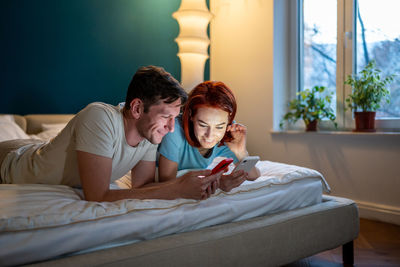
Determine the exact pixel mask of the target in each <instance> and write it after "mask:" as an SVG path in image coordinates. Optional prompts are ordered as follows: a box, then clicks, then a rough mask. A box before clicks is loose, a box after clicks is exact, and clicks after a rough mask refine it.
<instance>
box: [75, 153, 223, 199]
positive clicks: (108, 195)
mask: <svg viewBox="0 0 400 267" xmlns="http://www.w3.org/2000/svg"><path fill="white" fill-rule="evenodd" d="M77 159H78V168H79V175H80V179H81V184H82V189H83V193H84V195H85V199H86V200H88V201H99V202H100V201H116V200H121V199H176V198H191V199H205V198H207V197H208V196H209V195H210V192H207V188H208V187H209V186H210V184H211V183H212V182H214V181H217V180H218V179H219V178H220V176H221V174H222V172H220V173H217V174H214V175H210V174H211V171H210V170H203V171H196V172H189V173H187V174H185V175H184V176H182V177H181V178H180V179H174V180H171V181H167V182H164V183H154V184H152V185H147V186H145V187H143V186H141V187H139V188H132V189H121V190H110V189H109V186H110V177H111V169H112V159H111V158H107V157H103V156H98V155H95V154H92V153H88V152H83V151H77ZM143 162H144V161H143ZM143 166H144V165H143ZM139 169H140V168H139ZM153 172H154V170H153ZM199 176H206V177H204V178H199Z"/></svg>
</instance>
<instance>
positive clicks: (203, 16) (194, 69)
mask: <svg viewBox="0 0 400 267" xmlns="http://www.w3.org/2000/svg"><path fill="white" fill-rule="evenodd" d="M172 16H173V17H174V18H175V19H176V20H177V21H178V24H179V36H178V37H177V38H176V39H175V41H176V42H177V43H178V46H179V52H178V57H179V58H180V60H181V84H182V86H183V88H185V90H186V91H188V92H189V91H190V90H192V89H193V88H194V87H195V86H196V85H198V84H199V83H201V82H203V81H204V66H205V63H206V60H207V58H208V51H207V49H208V45H209V44H210V39H209V38H208V35H207V26H208V23H209V22H210V20H211V18H212V15H211V13H210V12H209V11H208V9H207V6H206V3H205V0H182V2H181V6H180V7H179V9H178V11H176V12H174V13H173V14H172Z"/></svg>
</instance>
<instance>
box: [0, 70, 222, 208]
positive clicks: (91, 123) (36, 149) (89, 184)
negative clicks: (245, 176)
mask: <svg viewBox="0 0 400 267" xmlns="http://www.w3.org/2000/svg"><path fill="white" fill-rule="evenodd" d="M186 98H187V95H186V93H185V91H184V90H183V89H182V87H181V86H180V85H179V83H178V82H177V81H176V80H175V79H174V78H173V77H172V76H171V74H169V73H167V72H166V71H165V70H164V69H162V68H159V67H154V66H148V67H142V68H140V69H139V70H138V71H137V72H136V73H135V75H134V76H133V78H132V81H131V83H130V85H129V87H128V92H127V96H126V101H125V106H124V108H122V109H121V108H119V107H115V106H111V105H108V104H104V103H92V104H89V105H88V106H87V107H86V108H84V109H83V110H81V111H80V112H79V113H78V114H77V115H76V116H75V117H74V118H73V119H72V120H71V121H70V122H69V123H68V125H67V126H66V127H65V128H64V129H63V130H62V131H61V133H60V134H59V135H57V137H55V138H54V139H52V140H51V141H50V142H48V143H37V142H35V143H29V144H27V140H24V141H21V140H13V141H8V142H3V143H0V151H1V153H2V155H3V156H2V157H1V158H0V161H1V162H2V163H1V168H0V177H1V180H2V183H46V184H65V185H69V186H74V187H82V189H83V192H84V195H85V199H86V200H89V201H116V200H120V199H127V198H135V199H152V198H157V199H175V198H193V199H205V198H207V197H209V196H210V194H211V193H212V192H214V190H215V188H217V186H218V185H217V184H218V179H219V177H220V175H221V173H218V174H216V175H210V174H211V172H210V171H209V170H204V171H197V172H189V173H187V174H186V175H184V176H183V177H182V178H181V179H175V180H174V181H171V182H165V183H153V181H154V175H155V158H156V149H157V144H159V143H160V142H161V140H162V138H163V137H164V135H166V134H167V133H168V132H172V131H173V130H174V121H175V117H176V116H177V115H179V112H180V108H181V106H182V105H183V104H184V102H185V101H186ZM5 152H7V153H5ZM129 170H131V177H132V189H124V190H110V189H109V185H110V183H111V182H113V181H115V180H116V179H118V178H120V177H122V176H123V175H124V174H125V173H126V172H128V171H129ZM199 176H200V177H203V176H205V177H203V178H200V177H199Z"/></svg>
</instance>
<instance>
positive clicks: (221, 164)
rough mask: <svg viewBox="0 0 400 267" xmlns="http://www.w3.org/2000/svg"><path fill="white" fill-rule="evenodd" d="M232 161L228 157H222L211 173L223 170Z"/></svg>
mask: <svg viewBox="0 0 400 267" xmlns="http://www.w3.org/2000/svg"><path fill="white" fill-rule="evenodd" d="M232 162H233V159H231V158H229V159H224V160H221V161H220V162H219V163H218V165H217V166H215V167H214V169H212V171H211V174H215V173H218V172H220V171H222V170H224V169H225V168H226V167H228V165H229V164H231V163H232Z"/></svg>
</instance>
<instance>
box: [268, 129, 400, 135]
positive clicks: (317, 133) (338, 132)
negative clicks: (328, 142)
mask: <svg viewBox="0 0 400 267" xmlns="http://www.w3.org/2000/svg"><path fill="white" fill-rule="evenodd" d="M270 133H271V134H273V135H292V134H293V135H299V134H307V135H353V136H354V135H369V136H388V135H395V136H396V135H398V136H400V132H381V131H376V132H353V131H343V130H342V131H322V130H321V131H315V132H306V131H304V130H285V131H283V130H282V131H280V130H271V131H270Z"/></svg>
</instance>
